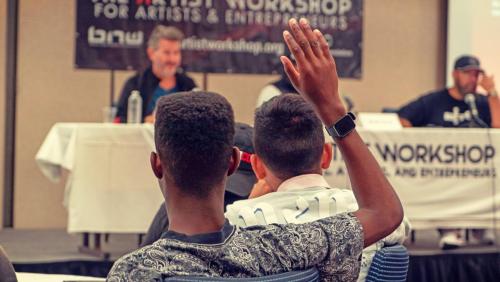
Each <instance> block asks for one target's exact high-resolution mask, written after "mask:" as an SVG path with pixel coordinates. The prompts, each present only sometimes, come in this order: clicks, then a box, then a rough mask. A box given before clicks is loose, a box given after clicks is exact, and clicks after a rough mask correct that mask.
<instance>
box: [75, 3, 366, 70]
mask: <svg viewBox="0 0 500 282" xmlns="http://www.w3.org/2000/svg"><path fill="white" fill-rule="evenodd" d="M362 4H363V1H362V0H77V11H76V15H77V19H76V51H75V65H76V67H77V68H84V69H85V68H90V69H114V70H124V69H141V68H144V67H146V66H147V65H148V64H149V60H148V58H147V56H146V52H145V50H146V43H147V39H148V36H149V34H150V32H151V31H152V30H153V28H154V27H155V26H156V25H158V24H163V25H170V26H175V27H177V28H179V29H181V30H182V31H183V32H184V34H185V39H184V41H183V42H182V49H183V67H184V68H185V69H186V70H188V71H193V72H210V73H253V74H266V73H276V72H277V71H278V70H279V69H280V68H281V63H280V61H279V56H280V55H282V54H284V53H285V48H286V47H285V44H284V42H283V38H282V33H283V30H284V29H286V28H287V22H288V20H289V19H290V18H292V17H294V18H300V17H305V18H307V19H308V20H309V21H310V23H311V26H312V27H313V28H318V29H320V30H321V31H322V32H323V33H324V34H325V37H326V38H327V40H328V42H329V44H330V47H331V52H332V54H333V55H334V56H335V58H336V62H337V69H338V72H339V75H340V77H343V78H357V79H359V78H361V70H362V68H361V57H362V56H361V51H362V23H363V22H362V6H363V5H362Z"/></svg>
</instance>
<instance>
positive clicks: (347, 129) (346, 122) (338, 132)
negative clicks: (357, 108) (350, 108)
mask: <svg viewBox="0 0 500 282" xmlns="http://www.w3.org/2000/svg"><path fill="white" fill-rule="evenodd" d="M355 119H356V116H355V115H354V114H353V113H351V112H348V113H347V114H346V115H345V116H343V117H341V118H340V119H339V120H337V121H336V122H335V123H334V124H333V125H332V126H326V127H325V128H326V131H327V132H328V134H330V136H332V137H334V138H342V137H345V136H347V134H349V133H351V131H353V130H354V128H355V127H356V123H354V120H355Z"/></svg>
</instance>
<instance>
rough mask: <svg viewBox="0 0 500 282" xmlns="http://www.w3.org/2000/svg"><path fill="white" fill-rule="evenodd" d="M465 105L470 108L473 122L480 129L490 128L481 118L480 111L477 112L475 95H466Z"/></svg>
mask: <svg viewBox="0 0 500 282" xmlns="http://www.w3.org/2000/svg"><path fill="white" fill-rule="evenodd" d="M464 101H465V103H466V104H467V105H468V106H469V109H470V113H471V115H472V120H473V121H475V122H476V123H477V125H479V127H484V128H488V127H489V126H488V125H487V124H486V123H485V122H484V121H483V120H482V119H481V118H480V117H479V111H478V110H477V105H476V97H475V96H474V94H471V93H468V94H465V98H464Z"/></svg>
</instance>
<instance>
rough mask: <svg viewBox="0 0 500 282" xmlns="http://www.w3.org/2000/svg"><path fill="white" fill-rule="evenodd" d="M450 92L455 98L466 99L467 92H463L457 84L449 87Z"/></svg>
mask: <svg viewBox="0 0 500 282" xmlns="http://www.w3.org/2000/svg"><path fill="white" fill-rule="evenodd" d="M448 93H449V94H450V96H451V97H452V98H453V99H455V100H459V101H463V100H464V97H465V94H462V93H461V92H460V90H458V88H457V87H456V86H453V87H452V88H450V89H448Z"/></svg>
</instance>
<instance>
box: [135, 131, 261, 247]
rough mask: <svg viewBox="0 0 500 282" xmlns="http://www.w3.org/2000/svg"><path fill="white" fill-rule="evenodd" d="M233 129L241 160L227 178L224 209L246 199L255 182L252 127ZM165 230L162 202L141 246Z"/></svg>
mask: <svg viewBox="0 0 500 282" xmlns="http://www.w3.org/2000/svg"><path fill="white" fill-rule="evenodd" d="M234 130H235V132H234V146H236V147H237V148H238V149H239V150H240V152H241V161H240V165H239V166H238V169H237V170H236V171H235V172H234V173H233V174H232V175H231V176H229V177H228V179H227V182H226V192H225V193H224V210H225V207H226V206H227V205H229V204H232V203H233V202H234V201H237V200H243V199H247V198H248V195H249V194H250V191H251V190H252V187H253V185H254V184H255V182H257V179H256V178H255V174H254V173H253V170H252V165H251V164H250V155H252V154H253V153H254V150H253V145H252V142H253V141H252V138H253V128H252V127H251V126H250V125H248V124H245V123H240V122H237V123H236V126H235V128H234ZM167 230H168V217H167V209H166V208H165V205H164V204H161V206H160V208H159V209H158V211H157V212H156V215H155V217H154V218H153V222H151V225H150V226H149V228H148V232H147V233H146V236H144V240H143V242H142V247H144V246H147V245H151V244H153V243H154V242H155V241H156V240H158V239H160V238H161V235H162V234H163V232H166V231H167Z"/></svg>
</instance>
